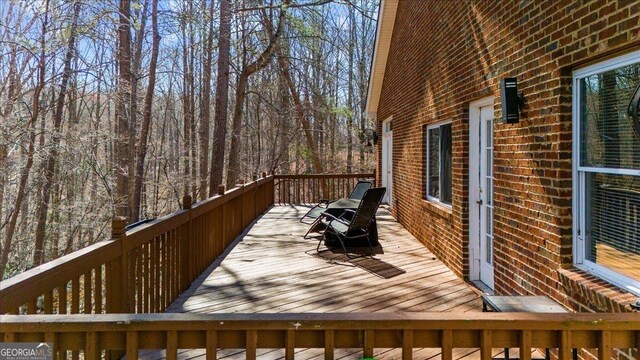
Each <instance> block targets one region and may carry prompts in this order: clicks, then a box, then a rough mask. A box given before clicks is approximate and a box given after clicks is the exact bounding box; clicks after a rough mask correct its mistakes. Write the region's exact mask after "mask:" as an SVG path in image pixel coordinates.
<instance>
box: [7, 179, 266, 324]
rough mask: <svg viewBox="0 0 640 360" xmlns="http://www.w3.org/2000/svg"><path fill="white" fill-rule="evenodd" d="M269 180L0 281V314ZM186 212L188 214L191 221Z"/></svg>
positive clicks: (259, 181) (12, 309) (196, 204)
mask: <svg viewBox="0 0 640 360" xmlns="http://www.w3.org/2000/svg"><path fill="white" fill-rule="evenodd" d="M269 181H273V176H267V177H264V178H260V179H257V180H254V181H251V182H248V183H246V184H242V185H237V186H236V187H234V188H232V189H229V190H227V191H225V193H224V194H221V195H215V196H213V197H210V198H208V199H206V200H203V201H200V202H196V203H193V204H191V209H188V210H183V209H180V210H177V211H175V212H173V213H170V214H167V215H164V216H162V217H159V218H157V219H154V220H151V221H149V222H147V223H145V224H142V225H140V226H136V227H134V228H132V229H130V230H127V231H126V232H124V234H123V237H124V238H126V242H124V243H123V242H122V239H121V238H115V239H114V238H111V239H105V240H102V241H100V242H98V243H95V244H93V245H90V246H88V247H85V248H83V249H79V250H77V251H74V252H72V253H70V254H67V255H64V256H62V257H60V258H58V259H55V260H52V261H49V262H47V263H45V264H42V265H40V266H37V267H34V268H32V269H29V270H27V271H25V272H23V273H20V274H18V275H16V276H13V277H11V278H8V279H5V280H2V281H0V299H1V300H0V314H5V313H8V312H11V311H14V309H15V308H16V307H18V306H21V305H23V304H25V299H32V298H35V297H38V296H40V295H42V294H43V291H45V292H46V291H50V289H52V288H55V287H58V286H62V285H64V284H66V283H68V282H69V281H72V280H73V279H77V278H78V277H80V276H82V275H83V274H87V273H88V272H91V270H92V269H93V268H95V266H96V264H106V263H109V262H111V261H114V260H115V261H117V258H118V257H120V256H122V253H123V252H126V251H129V250H131V249H133V248H136V247H137V246H140V245H141V244H144V243H146V242H148V241H151V240H152V239H154V238H155V237H157V236H160V235H161V234H162V233H164V232H166V231H167V229H174V228H177V227H180V226H183V225H185V224H188V223H189V221H190V219H191V218H195V217H197V216H199V215H201V214H203V213H204V212H206V211H208V210H211V209H212V208H215V207H218V206H221V205H224V204H225V203H228V202H230V201H232V200H234V199H236V198H237V197H239V196H242V195H243V194H245V193H247V192H249V191H252V190H254V189H256V188H257V187H259V186H262V185H264V184H265V183H267V182H269ZM254 205H255V204H254ZM255 206H257V205H255ZM189 212H192V213H191V218H190V215H189Z"/></svg>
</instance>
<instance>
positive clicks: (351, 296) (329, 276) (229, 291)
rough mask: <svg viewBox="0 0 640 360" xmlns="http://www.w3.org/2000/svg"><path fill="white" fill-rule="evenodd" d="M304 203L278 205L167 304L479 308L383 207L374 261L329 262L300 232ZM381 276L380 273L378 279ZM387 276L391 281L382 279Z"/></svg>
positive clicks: (207, 308)
mask: <svg viewBox="0 0 640 360" xmlns="http://www.w3.org/2000/svg"><path fill="white" fill-rule="evenodd" d="M307 209H308V207H306V206H275V207H273V208H271V209H270V210H269V211H268V212H267V213H265V214H264V215H263V216H262V217H260V218H259V219H258V220H257V221H256V222H255V223H254V224H253V226H252V227H251V228H250V229H249V231H248V232H247V233H246V234H245V235H244V236H243V237H242V239H241V240H239V241H237V242H236V243H235V244H234V246H233V249H232V250H231V251H230V252H229V253H228V254H227V255H226V257H225V258H224V260H223V261H222V262H221V263H219V264H218V265H217V266H215V267H211V268H210V269H208V271H207V272H205V274H204V275H203V276H201V277H200V278H199V281H196V282H195V283H194V285H193V286H192V287H191V289H190V290H189V291H187V292H185V293H183V294H182V295H181V296H180V297H179V298H178V299H177V300H176V301H175V302H174V303H173V304H172V305H171V306H170V307H169V309H168V311H169V312H191V313H223V312H224V313H227V312H242V313H277V312H384V311H392V312H399V311H400V312H401V311H410V312H424V311H450V310H452V309H456V311H480V309H481V305H482V304H481V300H480V298H479V292H478V291H477V290H475V289H474V288H472V287H471V286H470V285H468V284H467V283H465V282H464V281H463V280H462V279H460V278H458V277H457V276H455V275H454V274H453V272H451V270H449V269H448V268H447V267H446V266H445V265H444V264H443V263H442V262H440V261H439V260H437V259H436V258H435V256H434V255H433V254H432V253H431V252H429V251H428V250H427V248H426V247H424V246H423V245H422V244H420V243H419V242H418V241H417V240H416V239H415V238H414V237H413V236H412V235H411V234H409V232H408V231H406V230H405V229H404V228H403V227H402V226H401V225H400V224H399V223H397V222H396V221H395V220H394V219H393V217H391V216H390V215H389V214H388V213H387V212H386V211H381V212H380V214H379V215H378V216H377V219H378V229H379V233H380V236H379V237H380V244H381V246H380V247H379V248H377V252H381V253H379V254H376V255H375V258H374V259H375V260H372V259H359V260H351V261H350V262H345V261H339V262H335V263H332V262H331V261H328V260H326V258H328V257H329V256H331V257H333V256H336V257H337V258H339V260H344V259H345V258H344V256H343V255H341V254H325V255H323V257H324V258H321V257H319V256H317V255H316V250H315V248H316V244H317V241H316V240H305V239H303V237H302V235H303V234H304V233H305V232H306V230H307V228H308V226H309V225H307V224H303V223H300V222H299V221H298V220H299V219H300V217H301V216H302V215H303V214H304V213H305V212H306V211H307ZM380 275H382V276H380ZM385 277H389V278H385Z"/></svg>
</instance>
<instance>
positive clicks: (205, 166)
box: [198, 1, 214, 200]
mask: <svg viewBox="0 0 640 360" xmlns="http://www.w3.org/2000/svg"><path fill="white" fill-rule="evenodd" d="M213 5H214V2H213V1H212V2H211V6H210V7H209V34H208V35H207V44H206V47H205V53H206V55H205V56H206V59H205V61H204V66H203V70H202V72H203V74H202V77H203V79H202V82H203V85H202V86H203V89H202V104H201V106H200V187H199V189H198V192H199V193H200V199H201V200H204V199H206V198H207V194H208V188H207V184H208V182H209V123H210V122H211V63H212V62H213Z"/></svg>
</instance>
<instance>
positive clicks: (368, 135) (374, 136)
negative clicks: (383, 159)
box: [362, 129, 378, 147]
mask: <svg viewBox="0 0 640 360" xmlns="http://www.w3.org/2000/svg"><path fill="white" fill-rule="evenodd" d="M362 139H363V141H362V143H363V145H365V146H366V147H371V146H373V145H376V144H378V132H377V131H375V129H364V130H363V132H362ZM372 141H373V145H371V142H372Z"/></svg>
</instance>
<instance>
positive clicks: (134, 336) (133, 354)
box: [126, 331, 138, 360]
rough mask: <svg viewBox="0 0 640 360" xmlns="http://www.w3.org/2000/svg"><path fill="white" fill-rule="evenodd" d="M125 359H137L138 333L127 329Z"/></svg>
mask: <svg viewBox="0 0 640 360" xmlns="http://www.w3.org/2000/svg"><path fill="white" fill-rule="evenodd" d="M126 348H127V360H137V359H138V333H137V332H135V331H127V346H126Z"/></svg>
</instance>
